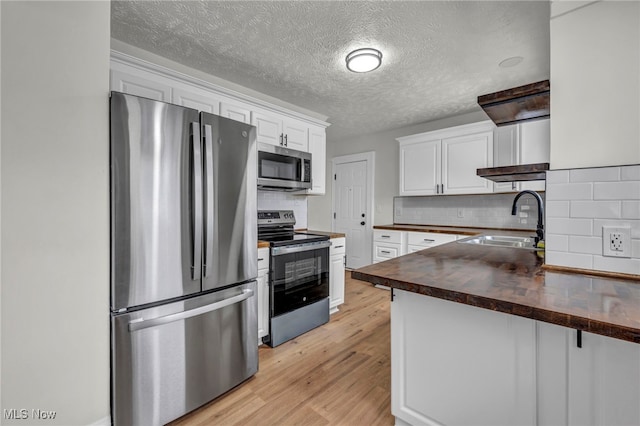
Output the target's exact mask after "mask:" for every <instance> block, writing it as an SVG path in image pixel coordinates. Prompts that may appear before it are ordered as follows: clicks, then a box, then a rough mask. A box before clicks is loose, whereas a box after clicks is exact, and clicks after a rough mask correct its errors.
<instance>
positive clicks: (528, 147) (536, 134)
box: [519, 119, 551, 191]
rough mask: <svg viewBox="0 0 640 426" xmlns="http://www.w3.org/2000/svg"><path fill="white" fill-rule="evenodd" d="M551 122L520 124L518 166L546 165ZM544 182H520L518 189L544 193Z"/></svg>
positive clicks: (538, 121) (541, 121) (547, 120)
mask: <svg viewBox="0 0 640 426" xmlns="http://www.w3.org/2000/svg"><path fill="white" fill-rule="evenodd" d="M550 123H551V121H550V120H549V119H546V120H536V121H527V122H524V123H520V153H519V154H520V158H519V164H535V163H548V162H549V155H550V154H549V151H550V139H551V128H550ZM545 183H546V182H545V181H543V180H536V181H531V182H521V183H520V189H531V190H534V191H544V190H545Z"/></svg>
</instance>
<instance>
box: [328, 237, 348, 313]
mask: <svg viewBox="0 0 640 426" xmlns="http://www.w3.org/2000/svg"><path fill="white" fill-rule="evenodd" d="M345 242H346V239H345V238H344V237H341V238H332V239H331V247H330V248H329V309H330V313H331V314H334V313H336V312H338V306H340V305H342V304H343V303H344V265H345V253H346V246H345Z"/></svg>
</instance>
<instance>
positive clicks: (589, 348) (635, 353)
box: [537, 322, 640, 426]
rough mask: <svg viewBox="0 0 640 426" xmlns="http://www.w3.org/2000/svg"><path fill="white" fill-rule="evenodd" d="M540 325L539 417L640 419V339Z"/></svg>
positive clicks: (597, 422)
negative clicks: (635, 340) (630, 340)
mask: <svg viewBox="0 0 640 426" xmlns="http://www.w3.org/2000/svg"><path fill="white" fill-rule="evenodd" d="M537 328H538V423H539V424H541V425H571V426H616V425H640V344H637V343H631V342H626V341H623V340H619V339H613V338H611V337H606V336H601V335H598V334H592V333H586V332H582V336H581V339H580V340H581V342H580V346H581V347H579V346H578V332H577V331H576V330H573V329H570V328H566V327H561V326H557V325H553V324H547V323H541V322H539V323H538V324H537Z"/></svg>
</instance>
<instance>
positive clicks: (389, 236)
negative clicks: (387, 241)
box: [380, 235, 391, 238]
mask: <svg viewBox="0 0 640 426" xmlns="http://www.w3.org/2000/svg"><path fill="white" fill-rule="evenodd" d="M380 238H391V235H380Z"/></svg>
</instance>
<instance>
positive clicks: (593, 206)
mask: <svg viewBox="0 0 640 426" xmlns="http://www.w3.org/2000/svg"><path fill="white" fill-rule="evenodd" d="M621 211H622V206H621V202H620V201H571V215H570V216H571V217H586V218H603V219H618V218H620V217H621Z"/></svg>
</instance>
